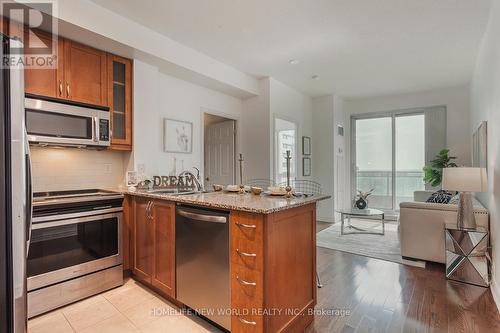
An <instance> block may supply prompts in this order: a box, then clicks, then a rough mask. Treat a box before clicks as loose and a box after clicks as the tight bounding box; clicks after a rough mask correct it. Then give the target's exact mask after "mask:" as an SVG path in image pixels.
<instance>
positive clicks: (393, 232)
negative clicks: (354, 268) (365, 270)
mask: <svg viewBox="0 0 500 333" xmlns="http://www.w3.org/2000/svg"><path fill="white" fill-rule="evenodd" d="M346 222H347V221H346ZM351 223H352V225H353V226H356V227H358V228H362V229H365V230H369V231H372V232H382V224H381V223H380V222H378V221H375V220H365V219H363V220H362V219H352V220H351ZM344 231H348V232H349V231H351V230H349V229H348V228H347V226H346V227H345V229H344ZM316 242H317V246H319V247H325V248H328V249H332V250H338V251H343V252H349V253H353V254H358V255H362V256H366V257H370V258H376V259H382V260H387V261H392V262H395V263H398V264H405V265H411V266H417V267H425V262H422V261H413V260H405V259H403V258H402V257H401V246H400V242H399V230H398V224H397V223H386V224H385V235H370V234H351V235H340V223H335V224H332V226H331V227H328V228H326V229H324V230H322V231H320V232H319V233H318V235H317V238H316Z"/></svg>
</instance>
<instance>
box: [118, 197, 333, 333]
mask: <svg viewBox="0 0 500 333" xmlns="http://www.w3.org/2000/svg"><path fill="white" fill-rule="evenodd" d="M126 194H127V196H126V200H125V215H126V218H125V221H126V222H125V228H124V229H125V231H126V232H124V234H126V235H125V242H124V250H125V252H128V253H130V258H129V259H128V260H126V262H125V266H128V267H129V268H130V269H131V271H132V274H133V276H134V277H135V278H136V279H138V280H140V281H142V282H144V283H146V284H147V285H149V286H150V287H152V288H153V289H155V290H157V291H158V292H160V293H161V294H162V295H164V296H166V297H169V298H170V299H171V300H174V301H175V300H176V287H175V286H176V280H175V277H176V274H175V267H176V265H175V258H176V257H175V234H176V233H175V218H176V215H175V211H176V205H178V204H182V205H183V206H190V207H195V208H201V207H203V208H208V209H215V210H219V211H226V212H228V213H229V256H228V258H229V260H228V261H229V263H228V264H229V281H230V282H229V284H230V308H231V309H230V310H231V312H230V315H231V320H230V323H231V332H269V333H274V332H302V331H303V330H304V329H305V328H306V327H307V326H308V325H309V324H310V323H311V322H312V320H313V319H314V312H313V310H314V306H315V304H316V288H317V287H316V203H317V202H318V201H319V200H323V199H327V198H328V197H329V196H320V195H315V196H310V197H298V198H295V197H294V198H290V199H286V198H283V197H271V196H266V195H260V196H255V195H252V194H241V195H240V194H236V193H223V192H214V193H202V194H190V195H169V194H161V193H154V192H139V191H134V192H127V193H126ZM127 244H129V245H130V246H127ZM200 278H203V277H202V276H201V277H200ZM180 305H181V304H180Z"/></svg>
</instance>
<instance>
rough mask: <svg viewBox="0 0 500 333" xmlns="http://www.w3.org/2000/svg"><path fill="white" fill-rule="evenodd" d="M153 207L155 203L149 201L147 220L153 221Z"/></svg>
mask: <svg viewBox="0 0 500 333" xmlns="http://www.w3.org/2000/svg"><path fill="white" fill-rule="evenodd" d="M154 205H155V202H154V201H153V200H151V205H150V206H149V219H150V220H151V221H152V220H153V207H154Z"/></svg>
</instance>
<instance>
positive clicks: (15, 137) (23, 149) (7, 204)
mask: <svg viewBox="0 0 500 333" xmlns="http://www.w3.org/2000/svg"><path fill="white" fill-rule="evenodd" d="M0 36H1V37H2V45H1V55H2V63H1V65H2V68H1V70H0V73H1V74H0V82H1V85H2V87H1V89H0V247H1V249H0V332H1V333H3V332H14V333H19V332H26V309H27V307H26V256H27V251H28V247H29V236H30V229H31V228H30V223H31V212H32V208H31V203H32V189H31V166H30V164H31V163H30V155H29V145H28V142H27V139H26V131H25V121H24V118H25V116H24V107H23V105H24V104H23V103H24V76H23V68H22V65H20V64H17V65H12V66H6V65H5V60H6V59H8V58H9V56H10V49H11V48H12V47H15V48H19V47H20V46H22V45H21V44H20V42H19V41H17V40H13V39H10V38H8V37H6V36H4V35H0ZM11 59H12V58H11Z"/></svg>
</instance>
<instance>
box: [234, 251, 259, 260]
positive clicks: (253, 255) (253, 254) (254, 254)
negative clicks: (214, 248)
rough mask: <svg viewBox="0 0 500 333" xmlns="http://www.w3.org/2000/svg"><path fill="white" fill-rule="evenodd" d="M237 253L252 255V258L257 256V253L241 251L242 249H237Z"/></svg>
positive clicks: (245, 255)
mask: <svg viewBox="0 0 500 333" xmlns="http://www.w3.org/2000/svg"><path fill="white" fill-rule="evenodd" d="M236 253H238V254H239V255H240V256H243V257H252V258H255V257H257V254H256V253H248V252H243V251H240V249H236Z"/></svg>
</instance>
